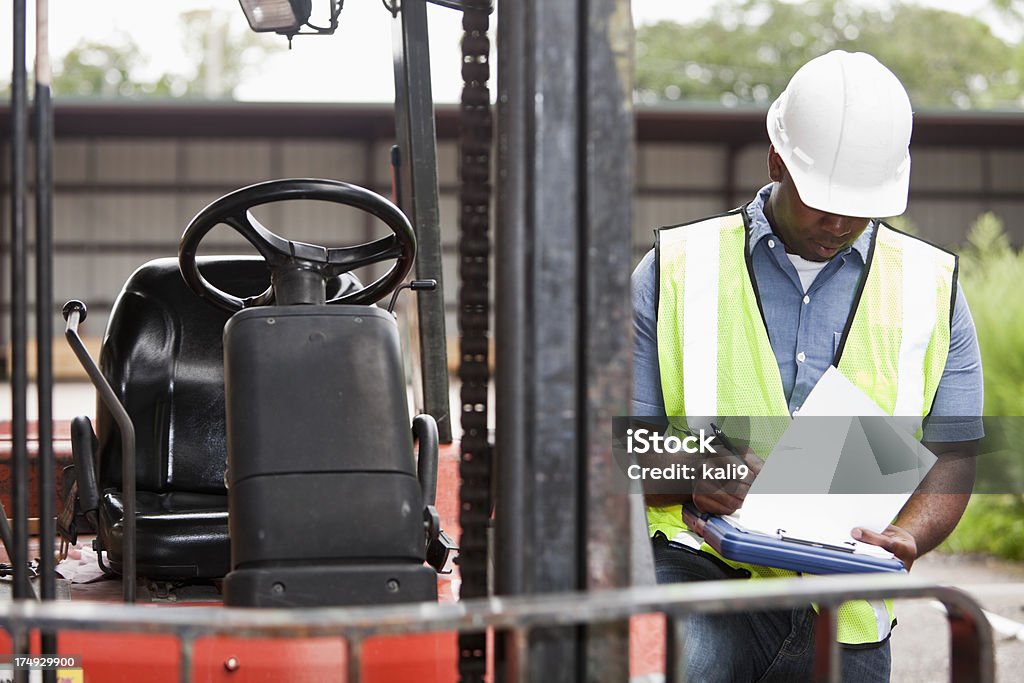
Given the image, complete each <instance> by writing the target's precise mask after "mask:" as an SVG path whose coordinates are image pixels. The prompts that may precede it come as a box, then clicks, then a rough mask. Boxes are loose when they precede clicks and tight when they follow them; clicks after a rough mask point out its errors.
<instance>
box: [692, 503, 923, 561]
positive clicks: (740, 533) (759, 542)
mask: <svg viewBox="0 0 1024 683" xmlns="http://www.w3.org/2000/svg"><path fill="white" fill-rule="evenodd" d="M683 521H684V522H686V525H687V526H688V527H690V529H691V530H693V531H694V532H696V533H697V534H699V535H701V536H703V537H704V541H705V542H706V543H707V544H708V545H710V546H711V547H712V548H714V549H715V551H717V552H718V553H719V554H720V555H721V556H722V557H725V558H727V559H730V560H734V561H736V562H748V563H750V564H759V565H763V566H765V567H776V568H778V569H789V570H791V571H796V572H802V573H805V574H867V573H873V572H906V568H905V567H904V566H903V563H902V562H901V561H900V560H898V559H896V558H895V557H893V558H881V557H875V556H872V555H864V554H859V553H855V552H853V548H852V547H851V548H850V549H849V550H846V549H840V548H839V547H837V546H831V545H828V544H824V543H819V542H817V541H813V540H808V539H800V538H793V537H787V536H785V535H784V534H783V533H780V534H779V535H777V536H771V535H769V534H764V533H760V532H757V531H748V530H746V529H741V528H739V527H737V526H734V525H732V524H730V523H729V522H728V521H726V520H725V519H723V518H721V517H719V516H717V515H709V514H706V513H703V512H700V511H698V510H697V508H695V507H694V506H693V505H692V504H691V503H686V504H685V505H684V506H683Z"/></svg>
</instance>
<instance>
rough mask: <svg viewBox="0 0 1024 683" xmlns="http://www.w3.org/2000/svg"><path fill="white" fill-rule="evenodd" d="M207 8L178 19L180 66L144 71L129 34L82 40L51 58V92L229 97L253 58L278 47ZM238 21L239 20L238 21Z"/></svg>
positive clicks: (145, 64) (143, 62)
mask: <svg viewBox="0 0 1024 683" xmlns="http://www.w3.org/2000/svg"><path fill="white" fill-rule="evenodd" d="M232 18H233V17H229V16H228V15H227V14H225V13H221V12H213V11H209V10H197V11H193V12H186V13H184V14H182V15H181V17H180V19H179V27H180V31H181V34H182V41H183V47H184V54H185V61H184V62H183V63H182V68H181V69H180V70H175V71H172V72H169V73H165V74H162V75H158V76H152V75H148V74H147V72H149V71H151V69H150V68H149V66H150V64H149V59H148V57H147V56H146V55H145V54H144V53H143V51H142V49H141V48H140V47H139V45H138V44H137V43H136V42H135V41H134V40H132V39H131V38H130V37H129V36H125V35H120V36H117V37H116V38H115V39H114V40H112V41H106V42H97V41H89V40H83V41H81V42H79V43H78V44H77V45H76V46H75V47H74V48H72V49H71V50H70V51H69V52H68V53H67V54H65V55H63V56H62V57H61V58H60V59H58V60H57V61H56V66H55V68H54V77H53V91H54V94H55V95H57V96H80V97H136V98H137V97H205V98H223V97H231V96H232V95H233V93H234V90H235V88H236V87H237V86H238V84H239V83H241V81H242V79H243V78H244V77H245V75H246V74H247V73H248V71H249V70H250V69H251V68H253V67H254V66H255V65H256V64H257V63H258V62H260V61H261V60H263V59H265V58H266V56H267V55H268V54H270V53H272V52H274V51H276V50H281V49H283V47H282V46H281V45H280V44H278V42H275V41H273V40H272V39H270V38H268V37H267V36H262V35H256V34H254V33H252V32H250V31H248V30H247V29H246V27H245V23H244V22H238V21H231V19H232ZM240 23H241V25H239V24H240Z"/></svg>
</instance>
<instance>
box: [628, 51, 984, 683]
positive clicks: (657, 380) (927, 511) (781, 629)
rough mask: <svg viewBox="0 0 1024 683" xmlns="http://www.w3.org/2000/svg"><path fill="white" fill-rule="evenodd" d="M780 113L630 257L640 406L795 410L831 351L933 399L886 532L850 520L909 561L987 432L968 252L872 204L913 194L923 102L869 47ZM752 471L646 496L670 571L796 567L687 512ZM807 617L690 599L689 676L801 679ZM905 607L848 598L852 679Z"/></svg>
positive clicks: (863, 380)
mask: <svg viewBox="0 0 1024 683" xmlns="http://www.w3.org/2000/svg"><path fill="white" fill-rule="evenodd" d="M767 126H768V136H769V139H770V141H771V145H770V147H769V149H768V175H769V178H770V179H771V181H772V182H771V183H770V184H768V185H766V186H765V187H764V188H762V189H761V190H760V191H759V192H758V193H757V196H756V197H754V199H753V201H751V202H750V203H749V204H747V205H746V206H744V207H743V208H741V209H738V210H735V211H732V212H730V213H727V214H725V215H723V216H716V217H713V218H710V219H705V220H702V221H697V222H696V223H690V224H684V225H680V226H673V227H669V228H662V229H660V230H658V231H657V235H658V239H657V245H656V247H655V249H654V250H652V251H651V252H650V253H648V254H647V255H646V257H645V258H644V259H643V260H642V261H641V263H640V264H639V265H638V266H637V268H636V271H635V272H634V274H633V303H634V327H635V333H636V335H635V386H634V400H633V407H632V410H633V414H634V415H637V416H655V417H658V416H661V417H664V416H666V415H667V416H668V421H669V424H670V429H672V428H675V429H684V428H686V427H687V425H686V416H716V415H717V416H728V415H738V416H758V415H780V416H781V415H797V414H798V413H799V411H800V408H801V406H802V405H803V402H804V400H805V399H806V397H807V395H808V394H809V392H810V391H811V389H812V388H813V387H814V385H815V384H816V382H817V381H818V379H819V378H820V377H821V375H822V374H823V373H824V372H825V370H826V369H827V368H828V367H829V366H830V365H835V366H836V367H837V368H838V370H839V371H840V372H841V373H843V375H844V376H846V377H847V379H849V380H850V381H851V382H853V383H854V385H856V386H857V387H858V388H860V389H861V390H862V391H864V393H866V394H867V395H868V396H869V397H871V398H872V399H873V400H874V401H875V402H876V403H878V404H879V405H880V406H881V407H882V408H883V409H884V410H885V411H886V412H888V413H889V414H893V415H914V416H919V417H922V418H923V441H924V443H925V445H926V446H927V447H928V448H929V449H931V450H932V451H933V452H934V453H936V454H937V455H938V456H939V458H938V461H937V463H936V465H935V466H934V467H933V469H932V471H931V472H930V473H929V474H928V476H927V477H926V479H925V481H924V482H923V483H922V485H921V487H919V488H918V490H917V492H915V493H914V495H913V496H912V497H911V498H910V500H909V501H908V502H907V504H906V506H905V507H904V508H903V510H902V511H901V512H900V514H899V515H898V517H897V519H896V520H895V521H894V522H893V524H891V525H890V526H889V527H888V528H887V529H886V530H885V531H884V532H883V533H882V534H877V533H874V532H872V531H869V530H867V529H854V530H852V532H851V535H852V536H853V537H854V538H856V539H859V540H861V541H863V542H866V543H871V544H874V545H878V546H881V547H883V548H885V549H886V550H888V551H890V552H892V553H893V554H894V555H896V556H897V557H898V558H899V559H901V560H902V561H903V562H904V564H905V565H906V567H907V568H908V569H909V568H910V567H911V565H912V564H913V562H914V560H915V559H916V558H918V557H920V556H921V555H922V554H924V553H925V552H928V551H929V550H931V549H932V548H934V547H935V546H936V545H938V544H939V543H940V542H941V541H942V540H943V539H944V538H945V537H946V536H947V535H948V534H949V533H950V531H952V529H953V527H954V526H956V523H957V522H958V521H959V519H960V516H961V514H962V513H963V509H964V506H965V505H966V503H967V499H968V498H969V493H967V492H965V488H966V490H969V488H970V482H972V481H973V477H974V464H973V459H972V457H970V456H971V455H973V454H974V453H975V452H976V443H977V439H979V438H981V436H982V427H981V420H980V417H977V416H980V415H981V408H982V378H981V360H980V357H979V352H978V345H977V339H976V336H975V331H974V323H973V321H972V320H971V316H970V312H969V310H968V308H967V302H966V300H965V299H964V296H963V293H962V292H961V291H960V290H959V288H958V287H957V286H956V257H955V256H954V255H952V254H950V253H948V252H946V251H944V250H942V249H939V248H937V247H934V246H932V245H930V244H928V243H926V242H923V241H921V240H919V239H917V238H915V237H912V236H909V235H904V234H902V233H900V232H898V231H895V230H893V229H892V228H890V227H888V226H886V225H884V224H883V223H881V222H880V221H878V220H876V219H874V218H871V217H886V216H896V215H899V214H902V213H903V211H904V210H905V208H906V202H907V189H908V185H909V178H910V155H909V149H908V146H909V143H910V134H911V127H912V113H911V108H910V101H909V98H908V97H907V94H906V91H905V90H904V88H903V86H902V84H901V83H900V82H899V80H898V79H897V78H896V76H895V75H893V74H892V72H890V71H889V70H888V69H887V68H885V67H884V66H883V65H882V64H881V63H879V62H878V61H877V60H876V59H874V58H873V57H871V56H870V55H867V54H864V53H855V54H851V53H847V52H841V51H835V52H831V53H829V54H827V55H824V56H821V57H818V58H816V59H814V60H812V61H810V62H808V63H807V64H806V65H804V66H803V67H802V68H801V69H800V70H798V71H797V73H796V74H794V76H793V78H792V80H791V81H790V83H789V85H788V86H787V88H786V91H785V92H784V93H783V94H782V95H781V96H780V97H779V98H778V100H776V101H775V103H774V104H773V105H772V106H771V108H770V110H769V112H768V119H767ZM965 416H966V417H965ZM970 416H974V417H970ZM761 455H762V456H764V455H767V454H766V453H762V454H761ZM747 457H748V461H749V460H750V455H749V454H747ZM965 484H966V487H965ZM743 490H744V489H743V488H742V487H741V488H739V489H738V490H735V491H733V492H732V493H724V492H720V491H718V492H716V491H711V490H706V489H703V488H701V487H700V486H698V487H697V488H696V489H695V490H694V492H693V493H692V495H675V496H667V497H666V496H658V497H654V496H649V497H648V500H647V502H648V508H647V516H648V523H649V527H650V531H651V534H652V537H653V543H654V558H655V570H656V575H657V578H658V581H659V582H662V583H667V582H674V581H688V580H713V579H725V578H740V577H744V578H745V577H749V576H753V577H755V578H757V577H766V576H785V575H792V572H785V571H781V570H773V569H770V568H765V567H759V566H752V565H743V564H740V563H736V562H732V561H727V560H725V559H723V558H721V557H719V556H716V555H715V554H713V553H712V552H711V551H710V548H709V546H707V545H706V544H704V545H702V544H701V543H700V539H699V538H696V537H695V536H694V535H693V534H691V533H689V530H688V529H686V527H685V525H684V524H683V522H682V520H681V518H680V503H681V502H684V501H686V500H692V501H693V503H694V504H695V505H696V506H697V507H698V508H699V509H701V510H703V511H705V512H710V513H713V514H728V513H730V512H732V511H734V510H736V509H737V508H738V507H739V506H740V505H742V500H743ZM943 491H959V493H943ZM814 619H815V612H814V611H813V609H811V608H810V607H808V608H806V609H798V610H793V611H783V612H771V613H758V614H738V615H721V616H707V617H694V618H692V619H691V620H690V624H689V628H688V633H687V638H686V642H685V643H684V647H685V651H684V659H685V665H686V668H687V670H688V675H689V678H690V679H692V680H698V681H702V682H708V681H755V680H759V681H760V680H764V681H768V680H779V681H795V680H805V679H807V678H809V676H810V671H811V665H812V652H813V647H812V646H811V640H812V633H813V624H814ZM893 623H894V619H893V617H892V612H891V605H889V604H888V603H883V602H878V603H869V602H867V601H855V602H850V603H846V604H845V605H844V606H843V608H842V609H841V610H840V611H839V618H838V637H839V640H840V642H841V643H843V645H844V647H843V648H842V662H841V666H842V669H843V679H844V680H846V681H887V680H888V679H889V670H890V661H891V660H890V652H889V642H888V638H889V634H890V631H891V627H892V625H893Z"/></svg>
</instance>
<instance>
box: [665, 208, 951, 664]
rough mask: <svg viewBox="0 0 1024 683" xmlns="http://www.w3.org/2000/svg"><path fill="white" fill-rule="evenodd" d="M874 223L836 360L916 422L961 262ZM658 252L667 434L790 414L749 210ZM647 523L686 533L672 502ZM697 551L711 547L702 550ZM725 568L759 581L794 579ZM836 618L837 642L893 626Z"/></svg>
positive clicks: (683, 232)
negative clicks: (753, 251)
mask: <svg viewBox="0 0 1024 683" xmlns="http://www.w3.org/2000/svg"><path fill="white" fill-rule="evenodd" d="M876 225H877V227H876V229H875V231H874V234H873V236H872V244H871V249H870V252H869V258H868V263H867V265H866V271H867V277H866V278H862V280H861V283H862V284H861V290H860V291H859V292H858V293H857V294H856V295H855V297H854V306H855V314H854V315H853V316H852V320H850V321H849V322H848V323H847V329H846V330H844V332H843V341H842V342H841V343H840V346H839V349H838V351H837V359H834V360H833V364H835V363H837V362H838V365H837V367H838V369H839V371H840V372H842V374H843V375H844V376H845V377H846V378H847V379H849V380H850V381H851V382H852V383H853V384H854V385H856V386H857V387H858V388H860V389H861V390H862V391H863V392H864V393H865V394H867V395H868V396H869V397H871V398H872V399H874V401H875V402H876V403H878V405H879V406H881V407H882V408H883V409H884V410H885V411H886V412H887V413H889V414H891V415H901V416H917V417H920V418H923V417H924V416H925V415H927V414H928V413H929V411H930V410H931V405H932V401H933V399H934V398H935V391H936V389H937V388H938V385H939V380H940V378H941V377H942V372H943V369H944V368H945V365H946V356H947V354H948V352H949V330H950V318H951V312H952V306H953V296H954V292H955V282H956V267H957V260H956V256H955V255H954V254H951V253H949V252H946V251H944V250H942V249H939V248H938V247H935V246H932V245H930V244H928V243H927V242H924V241H922V240H920V239H918V238H916V237H913V236H910V235H906V234H904V233H901V232H898V231H896V230H895V229H893V228H891V227H889V226H887V225H885V224H881V223H879V224H876ZM656 248H657V257H658V259H657V264H658V266H657V267H658V328H657V329H658V359H659V365H660V372H661V387H662V393H663V394H664V400H665V414H666V415H667V416H669V425H670V426H669V431H670V432H673V433H677V432H679V431H681V430H685V429H686V416H688V415H689V416H691V417H697V416H702V417H706V416H716V417H719V418H727V417H728V416H786V415H788V414H789V409H788V405H787V402H786V398H785V396H784V394H783V390H782V379H781V375H780V374H779V367H778V363H777V361H776V359H775V353H774V352H773V351H772V347H771V343H770V341H769V339H768V332H767V330H766V328H765V323H764V320H763V318H762V316H761V310H760V307H759V305H758V300H757V294H755V289H754V287H753V285H752V272H751V266H750V263H749V260H748V258H747V229H746V227H745V223H744V212H743V211H742V210H736V211H733V212H730V213H728V214H725V215H722V216H717V217H714V218H709V219H706V220H702V221H699V222H696V223H690V224H685V225H678V226H673V227H669V228H662V229H660V230H659V231H658V242H657V247H656ZM688 331H689V333H688ZM764 422H765V423H766V424H769V425H771V424H774V423H778V422H783V423H784V422H786V421H785V420H782V421H774V420H771V421H764ZM780 435H781V434H778V433H776V434H759V435H758V434H754V435H751V448H752V449H753V450H754V451H755V452H757V453H758V455H760V456H761V457H766V456H767V455H768V453H769V452H770V450H771V445H772V444H773V443H774V441H775V440H776V439H777V438H778V437H779V436H780ZM647 519H648V525H649V528H650V533H651V534H652V535H653V534H654V533H655V532H656V531H661V532H663V533H664V534H665V535H666V536H667V537H668V538H673V537H674V536H675V535H676V534H678V533H679V532H680V531H683V530H685V529H686V527H685V525H684V524H683V521H682V515H681V508H680V506H679V505H673V506H665V507H655V506H649V507H648V508H647ZM702 549H703V550H705V551H708V552H712V553H713V552H714V551H713V550H712V549H711V547H710V546H708V545H707V544H706V543H705V544H704V545H703V546H702ZM715 554H717V553H715ZM723 559H724V558H723ZM726 561H727V562H728V563H729V564H730V565H733V566H735V567H744V568H746V569H748V570H749V571H750V572H751V575H752V576H754V577H776V576H793V575H794V572H790V571H786V570H780V569H774V568H770V567H762V566H759V565H747V564H741V563H737V562H733V561H731V560H726ZM838 618H839V623H838V639H839V641H840V642H843V643H848V644H866V643H875V642H880V641H882V640H885V638H887V637H888V635H889V633H890V631H891V629H892V623H893V617H892V605H891V602H890V601H884V604H883V601H878V602H869V601H866V600H858V601H852V602H848V603H845V604H844V605H843V606H842V607H841V608H840V610H839V614H838Z"/></svg>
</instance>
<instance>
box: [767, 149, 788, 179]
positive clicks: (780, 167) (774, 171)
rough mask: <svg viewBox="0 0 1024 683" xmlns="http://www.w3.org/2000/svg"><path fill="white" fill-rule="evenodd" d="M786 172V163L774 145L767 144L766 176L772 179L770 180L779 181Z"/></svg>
mask: <svg viewBox="0 0 1024 683" xmlns="http://www.w3.org/2000/svg"><path fill="white" fill-rule="evenodd" d="M785 172H786V164H784V163H783V161H782V157H781V156H779V153H778V152H776V151H775V145H769V146H768V177H769V178H771V179H772V182H776V183H778V182H781V181H782V176H783V174H784V173H785Z"/></svg>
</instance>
